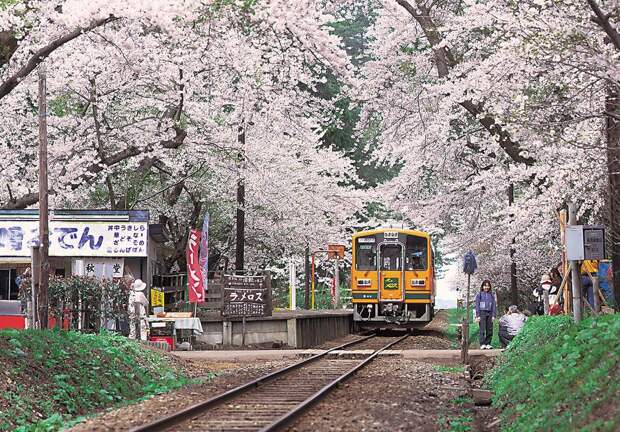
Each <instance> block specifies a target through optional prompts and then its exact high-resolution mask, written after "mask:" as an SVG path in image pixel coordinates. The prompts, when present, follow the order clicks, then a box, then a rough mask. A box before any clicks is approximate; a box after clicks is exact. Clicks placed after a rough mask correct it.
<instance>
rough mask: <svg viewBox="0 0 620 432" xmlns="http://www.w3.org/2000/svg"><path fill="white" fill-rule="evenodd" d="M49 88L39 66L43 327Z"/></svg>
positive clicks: (43, 313) (46, 273)
mask: <svg viewBox="0 0 620 432" xmlns="http://www.w3.org/2000/svg"><path fill="white" fill-rule="evenodd" d="M46 99H47V88H46V71H45V66H43V65H41V66H39V244H40V251H39V253H40V256H41V260H40V268H39V269H37V271H38V272H39V299H40V300H39V308H40V310H41V311H40V315H39V316H40V318H41V323H40V325H41V328H43V329H46V328H47V325H48V304H49V302H48V296H47V290H48V286H49V268H50V264H49V245H50V243H49V228H48V189H47V100H46Z"/></svg>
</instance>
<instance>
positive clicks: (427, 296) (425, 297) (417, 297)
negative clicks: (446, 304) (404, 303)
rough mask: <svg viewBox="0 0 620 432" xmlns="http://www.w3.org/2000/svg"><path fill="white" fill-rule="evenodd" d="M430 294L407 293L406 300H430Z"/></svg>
mask: <svg viewBox="0 0 620 432" xmlns="http://www.w3.org/2000/svg"><path fill="white" fill-rule="evenodd" d="M430 298H431V295H430V294H414V293H405V299H406V300H430Z"/></svg>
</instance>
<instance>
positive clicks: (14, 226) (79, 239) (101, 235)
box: [0, 220, 148, 257]
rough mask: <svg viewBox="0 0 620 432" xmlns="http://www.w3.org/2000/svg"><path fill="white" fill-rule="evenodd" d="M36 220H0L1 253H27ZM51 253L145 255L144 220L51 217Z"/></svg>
mask: <svg viewBox="0 0 620 432" xmlns="http://www.w3.org/2000/svg"><path fill="white" fill-rule="evenodd" d="M38 236H39V223H38V222H37V221H9V220H7V221H4V220H3V221H0V256H2V257H29V256H30V255H31V248H32V245H33V242H36V241H37V240H38ZM49 238H50V249H49V255H50V256H57V257H63V256H72V257H145V256H147V251H148V249H147V246H148V223H147V222H84V221H78V222H72V221H50V224H49Z"/></svg>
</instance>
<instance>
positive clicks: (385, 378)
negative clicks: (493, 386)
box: [287, 358, 472, 432]
mask: <svg viewBox="0 0 620 432" xmlns="http://www.w3.org/2000/svg"><path fill="white" fill-rule="evenodd" d="M467 388H468V383H467V380H466V378H465V375H464V372H462V371H461V372H450V371H443V372H442V371H440V370H438V369H437V368H436V367H434V366H433V365H431V364H428V363H421V362H417V361H413V360H404V359H399V358H389V359H388V358H383V359H378V360H377V361H375V362H373V363H372V364H371V365H369V366H368V367H367V368H364V369H362V370H361V371H359V372H358V373H357V374H356V375H355V376H354V377H352V378H351V379H349V380H348V381H347V382H345V383H344V384H343V385H342V386H341V387H339V388H338V389H336V390H334V391H333V392H332V393H331V394H330V395H328V396H327V397H326V398H325V399H324V400H322V401H321V402H319V403H318V404H317V405H316V406H315V407H314V408H313V410H312V411H311V412H310V413H308V414H304V415H303V416H302V417H300V418H299V419H298V420H297V421H296V422H295V423H294V424H293V425H291V426H290V427H289V428H288V429H287V430H288V431H290V432H293V431H294V432H313V431H425V432H426V431H439V430H448V429H449V427H447V422H448V421H449V420H450V419H455V418H457V417H463V416H470V417H471V415H472V414H471V411H469V414H468V413H465V412H464V410H466V409H469V410H471V408H472V407H471V403H470V402H463V400H464V398H465V397H466V396H467Z"/></svg>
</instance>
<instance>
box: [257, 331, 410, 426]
mask: <svg viewBox="0 0 620 432" xmlns="http://www.w3.org/2000/svg"><path fill="white" fill-rule="evenodd" d="M408 337H409V335H408V334H406V335H404V336H402V337H400V338H398V339H397V340H395V341H393V342H390V343H389V344H387V345H386V346H384V347H383V348H380V349H378V350H376V351H375V352H373V353H372V355H370V356H369V357H368V358H366V359H364V361H362V362H361V363H360V364H358V365H357V366H355V367H354V368H353V369H350V370H349V371H347V372H345V373H344V374H342V375H340V376H339V377H338V378H336V379H335V380H334V381H332V382H330V383H329V384H327V385H326V386H324V387H323V388H322V389H321V390H319V391H318V392H316V393H315V394H313V395H312V396H310V397H309V398H307V399H306V400H305V401H303V402H302V403H300V404H299V405H297V406H296V407H295V408H294V409H292V410H291V411H289V412H288V413H286V414H284V415H283V416H281V417H280V418H278V419H277V420H276V421H274V422H273V423H271V424H269V425H267V426H265V427H264V428H262V429H260V430H259V432H273V431H276V430H279V429H280V428H282V427H284V426H286V425H287V424H289V423H290V422H292V421H293V420H294V419H296V418H297V417H298V416H299V415H301V414H303V413H304V412H305V411H306V410H307V409H308V408H310V407H311V406H312V405H314V404H315V403H317V402H318V401H319V400H321V398H323V397H324V396H325V395H326V394H327V393H328V392H329V391H330V390H332V389H333V388H334V387H336V386H337V385H338V384H340V383H341V382H342V381H344V380H345V379H347V378H349V377H350V376H351V375H353V374H354V373H355V372H357V371H358V370H360V369H362V368H363V367H364V366H366V365H368V364H369V363H370V362H371V361H373V360H374V359H375V358H376V357H377V356H378V355H379V354H380V353H381V352H383V351H385V350H386V349H389V348H390V347H392V346H393V345H396V344H397V343H399V342H401V341H403V340H405V339H406V338H408Z"/></svg>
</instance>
